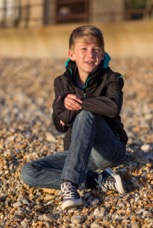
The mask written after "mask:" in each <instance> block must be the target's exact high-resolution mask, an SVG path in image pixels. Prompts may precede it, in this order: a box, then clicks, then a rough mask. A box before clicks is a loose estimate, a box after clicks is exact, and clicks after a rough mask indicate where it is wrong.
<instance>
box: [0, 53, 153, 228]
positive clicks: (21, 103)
mask: <svg viewBox="0 0 153 228" xmlns="http://www.w3.org/2000/svg"><path fill="white" fill-rule="evenodd" d="M64 62H65V60H63V59H61V60H56V61H53V60H48V59H46V60H45V59H43V60H40V59H21V58H20V59H9V58H1V59H0V228H14V227H15V228H78V227H80V228H152V227H153V62H152V58H142V59H141V58H134V57H131V58H121V59H117V58H114V59H112V61H111V67H112V69H113V70H114V71H117V72H120V73H122V74H123V76H124V82H125V86H124V90H123V92H124V105H123V108H122V112H121V113H122V120H123V123H124V126H125V129H126V131H127V134H128V137H129V141H128V144H127V153H126V157H125V161H124V163H123V164H122V165H120V166H118V167H114V168H113V170H114V171H115V172H117V173H119V174H121V176H122V179H123V181H124V184H125V187H126V193H125V194H123V195H119V194H118V193H116V192H113V191H107V192H105V193H104V192H98V191H95V190H94V191H93V190H90V189H88V190H80V195H81V196H82V198H83V202H84V204H83V206H82V207H80V208H78V209H75V210H74V209H71V210H68V211H63V210H62V209H61V202H62V201H61V197H60V194H59V191H58V190H54V189H48V190H47V189H45V190H44V189H37V188H29V187H28V186H26V185H25V184H23V182H22V180H21V176H20V172H21V169H22V166H23V165H24V164H25V163H26V162H28V161H31V160H34V159H37V158H40V157H43V156H46V155H49V154H53V153H57V152H62V151H63V134H60V133H58V132H57V131H56V130H55V128H54V126H53V124H52V119H51V110H52V108H51V107H52V101H53V99H54V91H53V82H54V79H55V77H57V76H58V75H60V74H62V73H63V72H64Z"/></svg>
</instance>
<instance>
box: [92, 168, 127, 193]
mask: <svg viewBox="0 0 153 228" xmlns="http://www.w3.org/2000/svg"><path fill="white" fill-rule="evenodd" d="M95 181H96V183H97V184H98V185H97V186H96V187H97V189H98V190H99V189H100V190H102V191H104V192H106V191H107V190H115V191H117V192H118V193H120V194H123V193H125V189H124V186H123V183H122V180H121V177H120V175H119V174H116V173H114V172H113V171H112V169H110V168H107V169H105V170H104V171H103V172H101V173H99V175H98V178H97V179H95Z"/></svg>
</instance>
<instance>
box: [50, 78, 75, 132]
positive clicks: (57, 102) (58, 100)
mask: <svg viewBox="0 0 153 228" xmlns="http://www.w3.org/2000/svg"><path fill="white" fill-rule="evenodd" d="M62 80H65V79H61V77H58V78H56V79H55V81H54V91H55V99H54V101H53V113H52V120H53V123H54V125H55V127H56V129H57V130H58V131H59V132H66V131H67V130H68V128H69V126H70V125H71V124H72V122H73V119H74V117H75V116H76V114H77V112H76V111H70V110H68V109H66V108H65V106H64V105H63V100H64V98H65V97H66V95H67V94H69V93H72V92H71V91H69V90H68V89H67V88H68V86H66V81H64V83H63V81H62ZM60 120H62V121H63V122H64V124H65V125H64V126H62V125H61V124H60Z"/></svg>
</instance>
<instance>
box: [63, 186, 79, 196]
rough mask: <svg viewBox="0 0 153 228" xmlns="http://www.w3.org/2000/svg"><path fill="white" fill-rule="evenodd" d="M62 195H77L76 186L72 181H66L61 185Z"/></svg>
mask: <svg viewBox="0 0 153 228" xmlns="http://www.w3.org/2000/svg"><path fill="white" fill-rule="evenodd" d="M61 191H62V196H63V198H64V199H70V198H75V197H76V195H77V190H76V187H75V186H73V185H72V184H71V183H66V184H64V185H62V186H61Z"/></svg>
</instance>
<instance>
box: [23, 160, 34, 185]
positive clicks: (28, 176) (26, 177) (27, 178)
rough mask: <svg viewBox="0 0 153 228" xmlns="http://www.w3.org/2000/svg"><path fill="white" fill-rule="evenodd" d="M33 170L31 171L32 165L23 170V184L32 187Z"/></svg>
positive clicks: (27, 164)
mask: <svg viewBox="0 0 153 228" xmlns="http://www.w3.org/2000/svg"><path fill="white" fill-rule="evenodd" d="M32 173H33V172H32V170H31V163H30V162H29V163H26V164H25V165H24V166H23V167H22V170H21V178H22V180H23V182H24V183H25V184H27V185H31V182H32V178H33V177H32Z"/></svg>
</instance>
